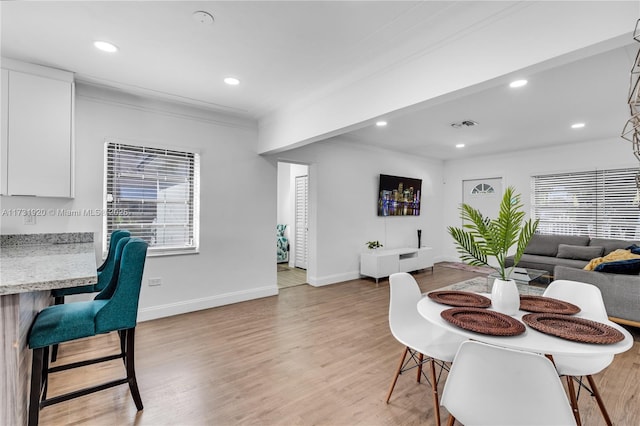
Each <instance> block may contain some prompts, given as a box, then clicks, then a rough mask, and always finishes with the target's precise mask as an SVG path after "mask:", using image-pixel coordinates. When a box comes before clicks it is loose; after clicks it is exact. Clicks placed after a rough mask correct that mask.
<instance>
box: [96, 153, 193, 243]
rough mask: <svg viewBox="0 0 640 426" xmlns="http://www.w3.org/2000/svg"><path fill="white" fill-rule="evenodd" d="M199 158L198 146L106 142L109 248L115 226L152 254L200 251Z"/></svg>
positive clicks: (105, 220) (106, 223)
mask: <svg viewBox="0 0 640 426" xmlns="http://www.w3.org/2000/svg"><path fill="white" fill-rule="evenodd" d="M199 162H200V161H199V155H198V154H197V153H193V152H181V151H174V150H169V149H161V148H154V147H144V146H135V145H128V144H123V143H118V142H107V143H106V176H105V185H106V188H105V194H106V196H105V208H106V212H105V213H106V214H105V215H104V228H105V234H106V236H107V238H103V241H104V247H103V249H104V251H106V248H107V247H108V243H109V241H108V239H109V238H110V236H111V233H112V232H113V231H114V230H116V229H127V230H129V231H130V232H131V235H132V236H135V237H139V238H142V239H143V240H145V241H146V242H147V243H148V244H149V252H150V254H153V253H156V254H160V253H171V254H173V253H189V252H195V251H197V249H198V232H199V230H198V218H199V176H200V171H199Z"/></svg>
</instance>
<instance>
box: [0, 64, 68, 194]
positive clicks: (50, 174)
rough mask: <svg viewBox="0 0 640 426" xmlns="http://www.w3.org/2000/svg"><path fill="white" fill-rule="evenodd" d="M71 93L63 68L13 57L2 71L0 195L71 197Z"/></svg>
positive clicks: (66, 73)
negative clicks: (49, 66) (59, 68)
mask: <svg viewBox="0 0 640 426" xmlns="http://www.w3.org/2000/svg"><path fill="white" fill-rule="evenodd" d="M6 62H7V61H3V67H5V66H6V65H7V64H6ZM73 91H74V86H73V74H72V73H69V72H65V71H59V70H52V69H49V68H45V67H40V66H36V65H31V64H22V63H19V62H15V61H9V67H8V68H4V69H3V70H2V111H3V112H2V123H3V129H2V151H1V153H0V161H1V163H0V165H1V166H2V173H1V175H2V176H1V177H0V183H1V185H2V187H1V189H2V194H3V195H30V196H42V197H73V189H74V188H73V186H74V185H73V177H74V176H73V175H74V173H73V168H74V152H73V95H74V93H73ZM5 123H6V124H5Z"/></svg>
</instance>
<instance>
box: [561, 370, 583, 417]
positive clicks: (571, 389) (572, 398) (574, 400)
mask: <svg viewBox="0 0 640 426" xmlns="http://www.w3.org/2000/svg"><path fill="white" fill-rule="evenodd" d="M565 378H566V379H567V388H568V389H569V402H571V410H572V411H573V416H574V417H575V418H576V425H577V426H582V422H581V421H580V411H579V410H578V398H576V388H575V387H574V386H573V377H571V376H565Z"/></svg>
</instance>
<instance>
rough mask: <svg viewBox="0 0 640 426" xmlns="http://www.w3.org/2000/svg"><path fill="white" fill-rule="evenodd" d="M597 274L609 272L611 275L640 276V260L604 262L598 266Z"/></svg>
mask: <svg viewBox="0 0 640 426" xmlns="http://www.w3.org/2000/svg"><path fill="white" fill-rule="evenodd" d="M594 271H596V272H609V273H611V274H625V275H638V274H640V259H627V260H617V261H615V262H604V263H601V264H599V265H598V266H596V268H595V269H594Z"/></svg>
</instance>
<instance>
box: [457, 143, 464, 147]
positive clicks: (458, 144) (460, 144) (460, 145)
mask: <svg viewBox="0 0 640 426" xmlns="http://www.w3.org/2000/svg"><path fill="white" fill-rule="evenodd" d="M456 148H464V144H463V143H457V144H456Z"/></svg>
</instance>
